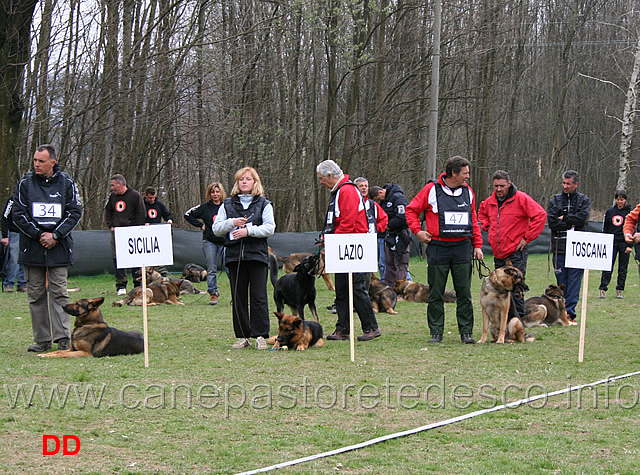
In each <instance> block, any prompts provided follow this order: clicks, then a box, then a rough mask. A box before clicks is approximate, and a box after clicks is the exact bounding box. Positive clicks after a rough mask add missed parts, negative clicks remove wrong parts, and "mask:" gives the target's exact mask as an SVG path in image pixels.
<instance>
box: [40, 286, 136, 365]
mask: <svg viewBox="0 0 640 475" xmlns="http://www.w3.org/2000/svg"><path fill="white" fill-rule="evenodd" d="M103 302H104V297H99V298H96V299H81V300H78V301H77V302H76V303H70V304H67V305H65V306H64V307H63V308H64V311H65V312H67V313H68V314H69V315H73V316H74V317H76V322H75V325H74V328H73V332H72V333H71V348H69V349H68V350H58V351H53V352H51V353H45V354H41V355H38V356H39V357H41V358H80V357H83V356H94V357H96V358H100V357H102V356H117V355H133V354H136V353H142V352H143V351H144V338H143V337H142V334H141V333H140V332H139V331H135V330H131V331H128V332H125V331H122V330H117V329H115V328H111V327H110V326H109V325H107V323H106V322H105V321H104V319H103V318H102V312H101V311H100V308H99V307H100V305H102V303H103Z"/></svg>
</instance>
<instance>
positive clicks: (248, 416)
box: [0, 255, 640, 474]
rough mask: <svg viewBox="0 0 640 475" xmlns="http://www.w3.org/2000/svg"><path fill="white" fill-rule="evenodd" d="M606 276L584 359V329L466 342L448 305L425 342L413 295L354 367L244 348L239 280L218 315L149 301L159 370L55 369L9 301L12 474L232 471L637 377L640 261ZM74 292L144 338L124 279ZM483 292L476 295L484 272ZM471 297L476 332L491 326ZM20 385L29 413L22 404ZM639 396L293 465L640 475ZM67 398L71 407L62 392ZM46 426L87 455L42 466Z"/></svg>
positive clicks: (533, 412)
mask: <svg viewBox="0 0 640 475" xmlns="http://www.w3.org/2000/svg"><path fill="white" fill-rule="evenodd" d="M487 263H488V264H490V263H492V260H491V258H488V259H487ZM546 269H547V259H546V256H544V255H533V256H530V257H529V270H528V276H527V277H528V278H527V282H528V284H529V287H530V288H531V291H530V292H529V296H533V295H540V294H541V293H542V291H543V289H544V287H545V286H546V284H547V271H546ZM411 270H412V273H413V274H414V280H417V281H419V282H426V263H425V262H422V261H419V260H412V262H411ZM550 278H551V279H553V275H551V276H550ZM599 279H600V272H596V271H592V272H591V273H590V282H589V300H588V303H589V309H588V316H587V328H586V346H585V358H584V362H583V363H578V339H579V327H566V328H563V327H559V326H554V327H551V328H549V329H541V328H540V329H538V328H536V329H532V330H530V331H531V332H532V333H534V334H535V335H536V337H537V340H536V341H535V342H533V343H526V344H518V345H496V344H486V345H463V344H461V343H460V339H459V335H458V331H457V326H456V321H455V305H454V304H447V305H446V312H447V314H446V322H445V325H446V326H445V337H444V342H443V343H442V344H441V345H436V346H433V345H430V346H427V344H426V342H427V339H428V337H429V335H428V333H429V332H428V328H427V324H426V305H424V304H416V303H409V302H399V303H398V306H397V308H396V310H398V312H399V314H398V315H395V316H393V315H387V314H382V315H379V317H378V320H379V323H380V328H381V330H382V333H383V335H382V337H381V338H378V339H376V340H374V341H371V342H356V351H355V356H356V358H355V362H354V363H352V362H351V361H350V357H349V344H348V342H327V343H326V345H325V347H324V348H319V349H316V348H313V349H310V350H307V351H305V352H293V351H288V352H285V351H277V352H268V351H263V352H258V351H257V350H255V349H245V350H231V348H230V346H231V344H232V343H233V342H234V341H235V338H234V337H233V331H232V326H231V309H230V306H229V290H228V281H227V280H226V276H224V275H223V276H221V278H220V281H221V303H220V304H219V305H217V306H215V307H212V306H209V305H208V295H206V294H204V295H189V296H184V297H182V300H183V302H184V303H185V304H186V305H184V306H170V305H167V306H162V307H150V308H149V310H148V315H149V318H148V321H149V348H150V357H149V367H148V368H145V367H144V357H143V355H135V356H121V357H114V358H83V359H53V358H52V359H40V358H37V357H36V356H35V355H33V354H29V353H27V351H26V347H27V346H28V345H29V344H30V343H31V322H30V317H29V311H28V305H27V297H26V295H25V294H16V293H14V294H2V295H0V302H1V305H0V307H1V308H0V321H2V325H0V352H1V354H2V367H1V371H2V373H1V374H2V378H1V384H0V447H2V449H1V450H0V471H5V472H12V473H15V472H19V471H25V472H36V473H42V472H57V473H60V472H63V471H79V472H89V473H105V472H124V473H137V472H139V473H151V472H153V473H166V472H183V473H184V472H191V473H193V472H211V473H234V472H239V471H243V470H251V469H255V468H259V467H263V466H268V465H272V464H277V463H280V462H284V461H287V460H292V459H296V458H300V457H305V456H309V455H313V454H316V453H321V452H325V451H329V450H334V449H337V448H340V447H344V446H349V445H353V444H357V443H360V442H363V441H366V440H369V439H372V438H374V437H380V436H383V435H387V434H391V433H395V432H399V431H404V430H407V429H411V428H415V427H419V426H423V425H426V424H429V423H433V422H437V421H443V420H446V419H449V418H453V417H456V416H459V415H462V414H467V413H470V412H473V411H476V410H480V409H484V408H488V407H492V406H496V405H499V404H502V403H503V402H510V401H516V400H519V399H521V398H524V397H525V396H526V395H527V392H529V394H531V395H534V394H540V393H541V392H547V391H555V390H559V389H564V388H567V387H568V386H569V385H574V386H576V385H580V384H584V383H589V382H593V381H598V380H601V379H603V378H606V377H607V376H615V375H621V374H625V373H629V372H633V371H637V370H639V369H640V353H639V352H638V325H637V319H638V314H639V312H638V308H639V306H640V288H639V285H638V281H639V278H638V273H637V272H636V270H635V266H634V265H633V264H632V265H631V266H630V272H629V278H628V280H627V290H626V291H625V295H624V297H625V298H624V299H623V300H616V299H615V298H614V296H615V292H614V291H612V290H610V291H609V292H608V295H607V298H606V299H604V300H601V299H598V298H597V295H598V284H599ZM614 279H615V278H614ZM316 284H317V285H316V286H317V289H318V294H319V295H318V308H319V309H321V310H320V318H321V323H322V324H323V325H324V328H325V333H330V332H332V331H333V329H334V325H335V316H334V315H331V313H330V312H329V311H328V310H326V309H325V307H326V306H327V305H329V304H331V302H332V300H333V294H332V293H331V292H329V291H328V290H326V287H325V286H324V283H323V282H322V281H321V280H319V281H317V282H316ZM69 286H70V287H74V286H78V287H80V288H81V291H80V292H78V293H73V294H71V299H72V300H75V299H77V298H81V297H97V296H101V295H103V296H105V298H106V301H105V304H104V305H103V313H104V316H105V319H106V321H107V322H108V323H109V324H110V325H111V326H114V327H116V328H119V329H124V330H129V329H139V330H142V309H141V308H140V307H127V308H115V307H111V302H113V301H115V300H117V297H116V295H115V287H114V279H113V276H110V275H103V276H97V277H86V278H73V279H70V281H69ZM198 286H199V288H201V289H204V288H205V287H206V284H198ZM473 286H474V296H477V294H478V292H479V288H480V280H479V279H478V277H477V276H474V279H473ZM271 292H272V290H271V286H269V293H270V294H271ZM474 301H475V302H476V307H475V332H474V336H475V337H476V338H479V337H480V334H481V331H482V318H481V313H480V308H479V305H478V302H477V298H475V297H474ZM578 308H580V306H579V307H578ZM270 309H271V310H274V309H275V306H274V305H273V304H272V302H270ZM578 315H579V317H580V313H579V314H578ZM356 321H357V317H356ZM356 328H357V330H360V327H359V323H356ZM275 329H276V325H275V318H274V319H273V321H272V331H275ZM357 334H358V333H357ZM20 387H21V388H22V389H23V393H22V394H24V395H25V397H26V398H27V403H26V404H25V400H24V399H23V398H22V395H20V396H16V393H17V391H18V388H20ZM639 388H640V378H639V377H631V378H628V379H625V380H622V381H617V382H614V383H610V384H609V385H608V387H605V386H599V387H597V388H594V389H584V390H583V391H582V392H581V394H576V393H575V392H573V393H571V398H570V397H569V395H567V394H564V395H561V396H555V397H552V398H549V399H548V400H547V401H537V402H536V403H534V404H533V405H532V407H530V406H523V407H518V408H515V409H505V410H502V411H496V412H493V413H488V414H484V415H481V416H478V417H475V418H473V419H469V420H466V421H462V422H458V423H454V424H452V425H448V426H445V427H441V428H436V429H433V430H429V431H426V432H422V433H419V434H415V435H412V436H408V437H404V438H400V439H396V440H392V441H388V442H385V443H381V444H377V445H374V446H371V447H368V448H365V449H362V450H357V451H352V452H348V453H344V454H340V455H336V456H333V457H329V458H323V459H319V460H316V461H313V462H309V463H306V464H301V465H298V466H294V467H291V468H287V469H285V470H286V471H290V472H293V471H295V472H301V473H317V472H324V473H329V472H331V473H333V472H335V471H344V472H349V473H380V474H383V473H424V472H438V473H513V472H526V473H552V472H558V473H638V472H639V471H640V456H639V451H640V449H639V447H640V432H639V431H638V430H637V421H638V416H639V413H640V411H639V409H638V406H639V401H638V398H639V397H640V390H639ZM56 389H57V390H58V391H59V398H56V397H53V399H52V394H53V392H54V390H56ZM427 389H428V397H425V393H426V392H427ZM89 391H93V392H94V394H93V399H92V397H91V394H90V395H89V397H88V398H87V399H86V400H85V401H84V402H83V398H85V397H86V396H87V393H88V392H89ZM32 392H33V397H32V398H31V397H30V395H31V393H32ZM65 392H67V394H68V397H67V399H66V402H65V401H64V397H65ZM189 393H190V397H188V395H189ZM30 398H31V401H30V404H29V399H30ZM43 434H55V435H58V436H59V437H62V435H63V434H73V435H76V436H78V437H79V438H80V441H81V444H82V445H81V450H80V452H79V454H78V455H76V456H62V455H55V456H46V457H45V456H43V455H42V436H43Z"/></svg>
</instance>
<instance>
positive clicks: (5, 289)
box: [4, 287, 13, 292]
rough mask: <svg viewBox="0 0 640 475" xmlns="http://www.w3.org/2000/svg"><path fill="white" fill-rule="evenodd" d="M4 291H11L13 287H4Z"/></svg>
mask: <svg viewBox="0 0 640 475" xmlns="http://www.w3.org/2000/svg"><path fill="white" fill-rule="evenodd" d="M4 291H5V292H13V287H5V288H4Z"/></svg>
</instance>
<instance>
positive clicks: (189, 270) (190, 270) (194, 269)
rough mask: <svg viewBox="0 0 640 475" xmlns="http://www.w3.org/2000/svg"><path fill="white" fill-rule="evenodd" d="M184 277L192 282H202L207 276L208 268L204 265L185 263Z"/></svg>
mask: <svg viewBox="0 0 640 475" xmlns="http://www.w3.org/2000/svg"><path fill="white" fill-rule="evenodd" d="M182 278H183V279H187V280H188V281H190V282H202V281H204V280H206V278H207V270H206V269H205V268H204V267H201V266H199V265H198V264H194V263H193V262H189V263H188V264H185V265H184V269H183V270H182Z"/></svg>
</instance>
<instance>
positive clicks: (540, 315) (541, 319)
mask: <svg viewBox="0 0 640 475" xmlns="http://www.w3.org/2000/svg"><path fill="white" fill-rule="evenodd" d="M522 319H523V320H524V326H525V327H527V328H531V327H547V326H549V325H553V324H555V323H559V324H560V325H562V326H563V327H566V326H569V325H577V324H578V323H577V322H574V321H571V320H569V318H568V317H567V307H566V305H565V301H564V284H560V285H554V284H551V285H549V287H547V288H546V290H545V291H544V294H543V295H542V296H541V297H531V298H529V299H527V300H526V301H525V303H524V315H523V316H522Z"/></svg>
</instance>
